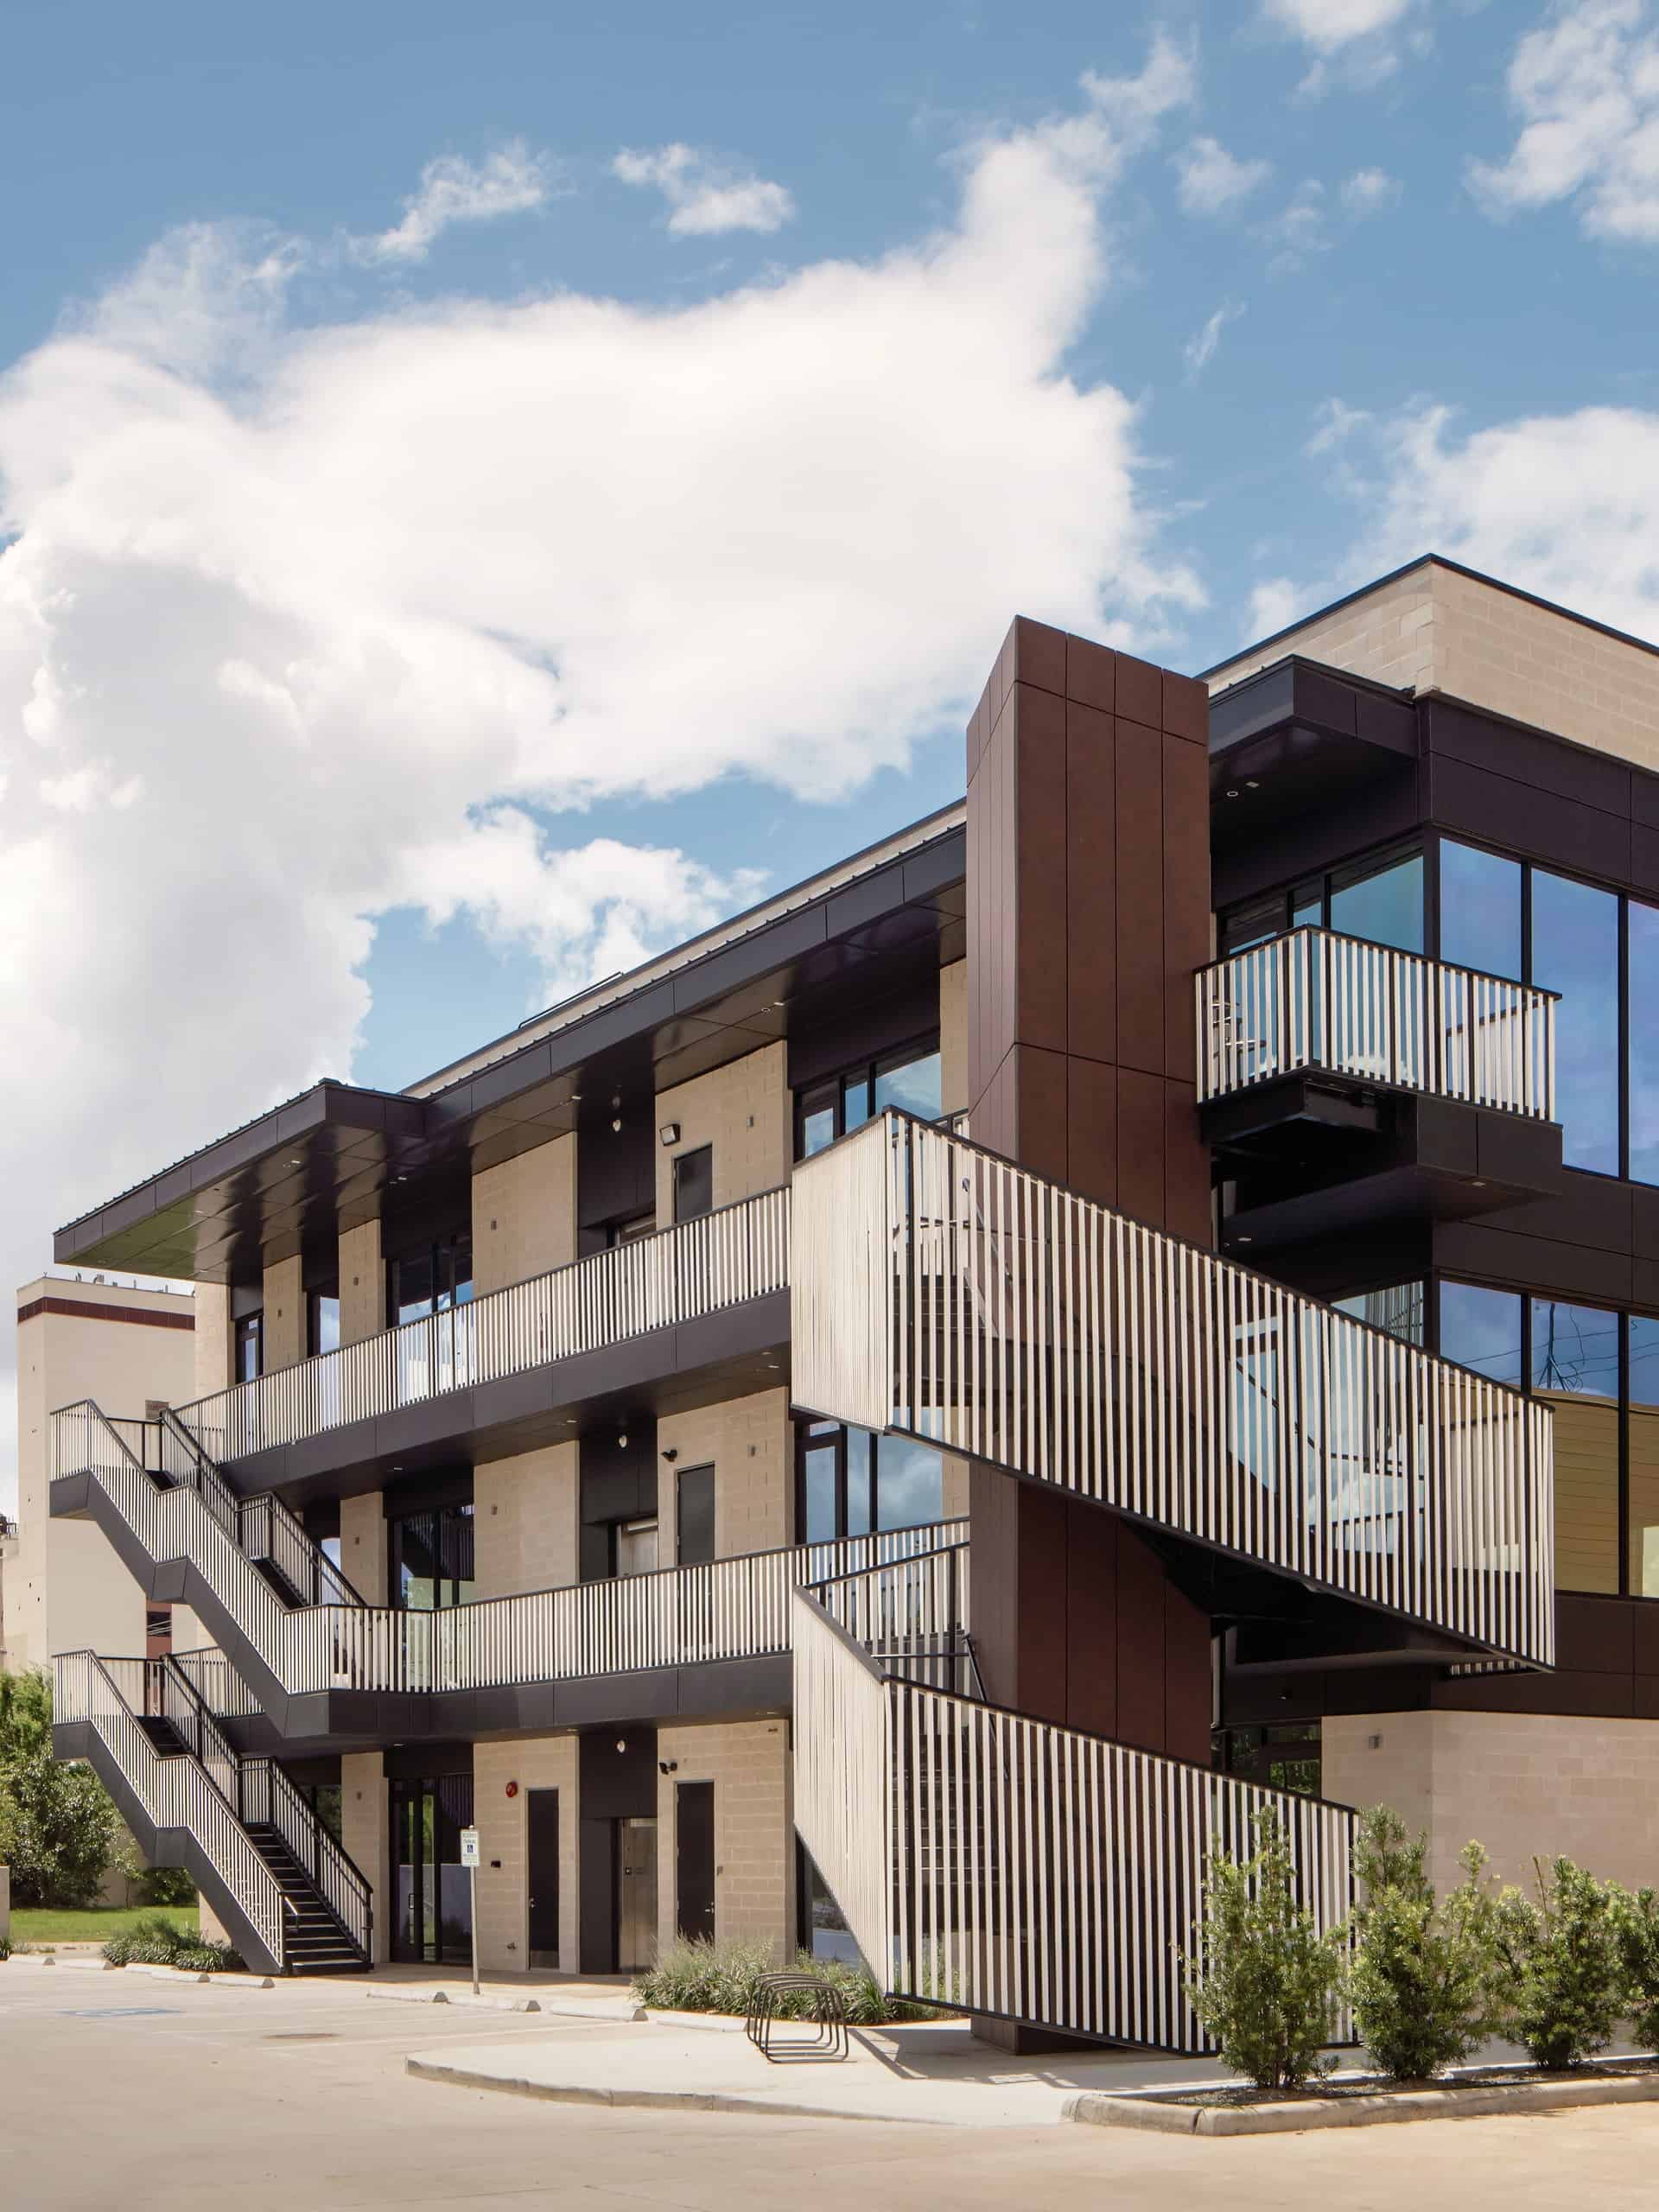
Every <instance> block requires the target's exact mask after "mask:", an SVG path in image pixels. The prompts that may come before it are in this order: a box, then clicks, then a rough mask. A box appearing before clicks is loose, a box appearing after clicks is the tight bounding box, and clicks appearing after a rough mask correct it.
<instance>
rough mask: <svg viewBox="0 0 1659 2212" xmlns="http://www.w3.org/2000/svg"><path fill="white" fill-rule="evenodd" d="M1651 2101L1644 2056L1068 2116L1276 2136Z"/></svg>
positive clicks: (1327, 2085) (1081, 2109)
mask: <svg viewBox="0 0 1659 2212" xmlns="http://www.w3.org/2000/svg"><path fill="white" fill-rule="evenodd" d="M1654 2100H1659V2058H1656V2057H1654V2056H1649V2055H1643V2056H1637V2057H1632V2058H1608V2059H1602V2060H1599V2061H1598V2062H1597V2063H1593V2064H1585V2065H1581V2066H1573V2067H1567V2068H1558V2069H1546V2068H1543V2067H1538V2066H1528V2065H1524V2064H1516V2065H1497V2066H1471V2067H1463V2068H1459V2069H1455V2070H1454V2071H1452V2072H1449V2073H1446V2074H1445V2075H1440V2076H1439V2077H1437V2078H1436V2079H1435V2080H1433V2081H1432V2082H1390V2081H1389V2080H1388V2079H1387V2078H1386V2077H1385V2076H1383V2075H1378V2074H1339V2075H1325V2076H1324V2077H1323V2078H1322V2079H1321V2080H1320V2081H1319V2082H1317V2083H1315V2082H1310V2083H1309V2084H1308V2085H1307V2086H1306V2088H1300V2089H1296V2090H1287V2089H1258V2088H1253V2087H1252V2086H1251V2085H1250V2084H1249V2082H1238V2083H1234V2084H1229V2085H1220V2084H1217V2085H1214V2086H1211V2087H1209V2088H1198V2089H1145V2090H1137V2091H1135V2092H1133V2093H1132V2094H1128V2095H1126V2096H1105V2095H1100V2094H1084V2095H1081V2096H1077V2097H1073V2098H1072V2099H1071V2101H1070V2103H1069V2104H1068V2105H1067V2107H1066V2116H1067V2118H1068V2119H1071V2120H1079V2121H1082V2122H1083V2123H1084V2125H1086V2126H1093V2127H1138V2128H1148V2129H1153V2130H1155V2131H1156V2132H1157V2133H1161V2134H1170V2135H1276V2134H1281V2133H1294V2132H1295V2131H1296V2130H1298V2129H1303V2128H1311V2127H1371V2126H1390V2125H1397V2124H1399V2123H1401V2122H1402V2121H1407V2120H1456V2119H1472V2118H1475V2117H1477V2116H1479V2115H1487V2114H1495V2113H1526V2112H1549V2111H1561V2110H1564V2109H1567V2108H1568V2107H1573V2106H1576V2105H1600V2104H1639V2103H1643V2102H1648V2101H1654Z"/></svg>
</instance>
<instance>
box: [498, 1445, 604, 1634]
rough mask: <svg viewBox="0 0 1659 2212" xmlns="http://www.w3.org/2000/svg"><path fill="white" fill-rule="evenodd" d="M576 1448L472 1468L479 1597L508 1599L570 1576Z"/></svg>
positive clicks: (574, 1539)
mask: <svg viewBox="0 0 1659 2212" xmlns="http://www.w3.org/2000/svg"><path fill="white" fill-rule="evenodd" d="M579 1487H580V1485H579V1479H578V1476H577V1470H576V1446H575V1444H574V1443H571V1444H549V1445H544V1446H543V1447H542V1448H541V1449H540V1450H539V1451H536V1452H520V1453H519V1454H518V1456H517V1457H516V1458H514V1459H492V1460H489V1461H488V1462H487V1463H486V1464H485V1465H481V1466H479V1467H475V1468H474V1471H473V1509H474V1510H473V1536H474V1543H475V1545H476V1547H477V1569H478V1594H479V1596H480V1598H509V1597H513V1596H516V1595H517V1594H518V1592H520V1591H524V1590H556V1589H559V1588H561V1587H563V1585H564V1584H566V1583H569V1582H574V1581H575V1580H576V1560H577V1524H578V1520H579V1506H578V1491H579Z"/></svg>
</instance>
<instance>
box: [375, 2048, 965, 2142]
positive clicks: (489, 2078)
mask: <svg viewBox="0 0 1659 2212" xmlns="http://www.w3.org/2000/svg"><path fill="white" fill-rule="evenodd" d="M404 2072H405V2073H406V2074H412V2075H415V2076H416V2078H417V2079H418V2080H420V2081H423V2082H443V2083H445V2084H446V2085H447V2086H448V2087H449V2088H454V2089H493V2090H495V2091H496V2092H497V2093H498V2094H499V2095H501V2096H506V2097H539V2098H541V2099H542V2100H543V2102H544V2103H547V2104H556V2105H613V2106H614V2107H617V2109H618V2110H624V2109H633V2110H644V2111H647V2112H741V2113H751V2114H753V2116H754V2117H756V2118H757V2119H761V2120H764V2119H766V2118H767V2117H768V2115H770V2116H771V2117H772V2119H775V2120H855V2121H859V2122H868V2121H875V2122H876V2123H878V2124H881V2123H887V2124H892V2125H896V2126H900V2127H948V2126H950V2121H949V2120H928V2119H925V2118H924V2117H922V2116H920V2115H913V2114H912V2113H888V2112H848V2111H845V2110H844V2109H842V2108H841V2107H837V2106H835V2105H809V2104H801V2103H798V2101H795V2100H794V2099H785V2098H782V2097H779V2098H775V2099H774V2098H772V2097H746V2096H741V2095H738V2094H735V2093H734V2092H733V2091H730V2090H724V2089H592V2088H570V2087H568V2086H566V2085H564V2084H562V2083H559V2082H528V2081H526V2080H524V2077H523V2076H522V2075H505V2074H480V2073H475V2072H474V2070H473V2069H471V2068H470V2067H466V2066H448V2065H444V2064H442V2063H440V2062H438V2061H435V2060H433V2059H429V2058H406V2059H405V2060H404Z"/></svg>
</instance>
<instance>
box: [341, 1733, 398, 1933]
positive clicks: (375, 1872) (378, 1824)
mask: <svg viewBox="0 0 1659 2212" xmlns="http://www.w3.org/2000/svg"><path fill="white" fill-rule="evenodd" d="M340 1841H341V1843H342V1844H343V1845H344V1847H345V1850H346V1857H347V1858H348V1859H352V1860H353V1862H354V1864H355V1865H356V1866H357V1868H358V1871H359V1872H360V1873H361V1874H362V1876H363V1878H364V1879H365V1881H366V1882H367V1883H368V1885H369V1887H370V1888H371V1890H372V1891H373V1892H374V1956H375V1960H376V1962H377V1963H378V1962H379V1961H382V1960H384V1959H386V1958H389V1957H390V1956H391V1920H392V1912H393V1908H394V1904H395V1900H394V1899H393V1897H392V1895H391V1806H390V1804H389V1802H388V1800H387V1794H386V1779H385V1760H384V1759H383V1758H382V1757H381V1755H380V1753H379V1752H378V1751H347V1752H346V1753H345V1754H344V1755H343V1756H342V1758H341V1759H340Z"/></svg>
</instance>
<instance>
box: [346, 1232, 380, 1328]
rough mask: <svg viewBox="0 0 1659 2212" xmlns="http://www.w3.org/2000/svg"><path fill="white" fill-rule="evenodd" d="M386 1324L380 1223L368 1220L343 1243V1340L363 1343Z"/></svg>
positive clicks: (349, 1234) (349, 1233)
mask: <svg viewBox="0 0 1659 2212" xmlns="http://www.w3.org/2000/svg"><path fill="white" fill-rule="evenodd" d="M385 1325H386V1293H385V1269H384V1268H383V1267H382V1266H381V1264H380V1224H379V1223H378V1221H365V1222H363V1223H361V1224H359V1226H358V1227H357V1228H356V1229H348V1230H346V1231H345V1232H344V1234H343V1235H342V1236H341V1237H340V1342H341V1344H361V1343H362V1342H363V1340H364V1339H365V1337H378V1335H379V1333H380V1332H381V1330H382V1329H384V1328H385Z"/></svg>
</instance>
